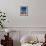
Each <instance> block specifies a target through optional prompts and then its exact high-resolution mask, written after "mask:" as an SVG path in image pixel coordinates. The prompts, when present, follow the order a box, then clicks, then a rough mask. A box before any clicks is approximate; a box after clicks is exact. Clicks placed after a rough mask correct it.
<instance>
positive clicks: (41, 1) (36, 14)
mask: <svg viewBox="0 0 46 46" xmlns="http://www.w3.org/2000/svg"><path fill="white" fill-rule="evenodd" d="M30 2H31V0H0V9H1V10H2V11H5V12H6V15H7V18H8V22H7V24H6V26H7V27H46V0H32V15H31V7H30V4H31V3H30ZM21 5H28V7H29V8H28V9H29V11H28V12H29V16H20V6H21Z"/></svg>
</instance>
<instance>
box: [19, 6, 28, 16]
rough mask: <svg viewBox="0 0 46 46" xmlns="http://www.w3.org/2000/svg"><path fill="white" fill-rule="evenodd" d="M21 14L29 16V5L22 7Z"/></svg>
mask: <svg viewBox="0 0 46 46" xmlns="http://www.w3.org/2000/svg"><path fill="white" fill-rule="evenodd" d="M20 16H28V7H27V6H21V7H20Z"/></svg>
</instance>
